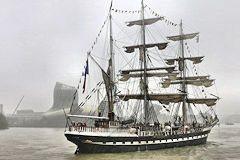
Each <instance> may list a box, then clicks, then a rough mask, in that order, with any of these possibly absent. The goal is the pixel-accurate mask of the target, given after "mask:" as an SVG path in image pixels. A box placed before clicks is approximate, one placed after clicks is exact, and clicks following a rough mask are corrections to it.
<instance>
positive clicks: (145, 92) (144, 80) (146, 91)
mask: <svg viewBox="0 0 240 160" xmlns="http://www.w3.org/2000/svg"><path fill="white" fill-rule="evenodd" d="M142 43H143V64H144V71H143V93H144V113H145V124H147V117H148V100H147V95H148V85H147V61H146V46H145V45H146V38H145V24H144V3H143V0H142Z"/></svg>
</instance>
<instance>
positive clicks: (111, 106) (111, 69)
mask: <svg viewBox="0 0 240 160" xmlns="http://www.w3.org/2000/svg"><path fill="white" fill-rule="evenodd" d="M111 10H112V1H111V6H110V10H109V24H110V30H109V32H110V37H109V38H110V46H109V47H110V59H109V66H108V75H109V79H110V80H109V82H110V86H109V91H107V92H109V93H110V94H109V95H108V100H109V101H108V103H109V104H108V106H109V107H108V118H109V120H110V121H113V120H114V111H113V109H114V86H115V60H114V52H113V34H112V13H111Z"/></svg>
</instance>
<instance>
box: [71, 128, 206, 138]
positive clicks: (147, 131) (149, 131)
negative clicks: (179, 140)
mask: <svg viewBox="0 0 240 160" xmlns="http://www.w3.org/2000/svg"><path fill="white" fill-rule="evenodd" d="M68 129H69V131H77V132H112V133H113V132H115V133H129V134H137V135H138V136H161V135H162V136H166V135H178V134H183V133H194V132H199V131H202V130H203V128H190V129H189V130H187V131H186V130H181V129H179V130H172V128H171V129H170V130H166V129H163V128H154V127H149V128H102V127H87V126H72V127H69V128H68Z"/></svg>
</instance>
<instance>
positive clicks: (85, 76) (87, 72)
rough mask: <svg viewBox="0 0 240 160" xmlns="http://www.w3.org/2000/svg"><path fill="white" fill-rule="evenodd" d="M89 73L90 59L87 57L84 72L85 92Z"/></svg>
mask: <svg viewBox="0 0 240 160" xmlns="http://www.w3.org/2000/svg"><path fill="white" fill-rule="evenodd" d="M87 74H89V70H88V59H87V61H86V67H85V72H84V83H83V93H84V92H85V87H86V79H87Z"/></svg>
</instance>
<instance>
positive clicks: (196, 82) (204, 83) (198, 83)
mask: <svg viewBox="0 0 240 160" xmlns="http://www.w3.org/2000/svg"><path fill="white" fill-rule="evenodd" d="M213 81H214V79H205V80H201V79H199V80H185V84H188V85H195V86H204V87H211V86H212V85H213ZM183 82H184V81H183V80H178V81H170V80H165V81H164V82H163V83H162V87H163V88H168V87H169V86H170V85H171V84H182V83H183Z"/></svg>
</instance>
